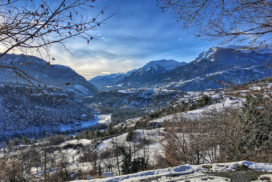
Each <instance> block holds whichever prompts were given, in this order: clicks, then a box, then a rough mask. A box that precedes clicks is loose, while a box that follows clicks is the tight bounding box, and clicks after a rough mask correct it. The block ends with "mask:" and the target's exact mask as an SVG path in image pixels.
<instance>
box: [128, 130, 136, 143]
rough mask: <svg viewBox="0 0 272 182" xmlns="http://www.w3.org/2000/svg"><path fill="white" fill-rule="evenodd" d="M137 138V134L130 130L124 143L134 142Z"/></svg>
mask: <svg viewBox="0 0 272 182" xmlns="http://www.w3.org/2000/svg"><path fill="white" fill-rule="evenodd" d="M136 138H137V132H135V131H134V130H130V131H129V132H128V134H127V137H126V141H127V142H134V141H135V140H136Z"/></svg>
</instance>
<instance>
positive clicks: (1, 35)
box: [0, 0, 111, 79]
mask: <svg viewBox="0 0 272 182" xmlns="http://www.w3.org/2000/svg"><path fill="white" fill-rule="evenodd" d="M94 2H95V0H55V1H51V0H50V1H45V0H38V1H33V0H22V1H18V0H6V1H1V2H0V48H1V49H2V50H1V53H0V58H2V57H3V56H4V55H6V54H7V53H11V52H21V53H24V54H28V55H29V54H30V55H33V54H38V55H40V56H42V57H44V55H46V57H48V59H49V60H48V62H49V64H50V61H52V60H55V59H54V58H53V57H50V47H51V46H52V45H53V44H60V45H62V46H64V47H65V48H66V46H65V43H66V42H65V41H66V40H68V39H71V38H76V37H77V38H82V39H84V40H85V41H86V43H90V41H92V40H93V39H94V37H93V36H92V35H91V30H94V29H96V28H98V27H100V26H101V25H102V24H103V23H104V22H105V21H106V20H107V19H109V18H110V17H111V16H108V17H101V16H102V15H103V14H104V9H102V10H101V11H99V12H98V13H95V11H97V10H95V9H94ZM87 12H88V13H87ZM89 12H93V13H92V16H88V15H87V14H91V13H89ZM0 67H2V68H6V69H12V70H14V71H15V72H16V73H17V74H18V75H20V76H21V77H23V78H26V79H27V78H29V76H28V75H27V73H25V72H24V71H23V70H20V69H18V68H15V67H14V66H13V65H12V63H11V64H10V65H3V64H1V61H0Z"/></svg>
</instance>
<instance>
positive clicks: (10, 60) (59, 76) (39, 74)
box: [0, 55, 96, 96]
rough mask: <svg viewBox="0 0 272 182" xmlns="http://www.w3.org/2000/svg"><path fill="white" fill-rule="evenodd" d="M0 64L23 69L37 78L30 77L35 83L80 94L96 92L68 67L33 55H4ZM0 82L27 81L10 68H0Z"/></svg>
mask: <svg viewBox="0 0 272 182" xmlns="http://www.w3.org/2000/svg"><path fill="white" fill-rule="evenodd" d="M0 64H1V65H4V66H13V67H17V68H19V69H21V70H23V71H24V72H25V73H27V74H28V75H29V76H30V77H33V78H34V79H36V80H39V81H33V79H30V80H31V81H32V82H33V83H34V84H35V85H41V86H44V85H46V86H47V87H58V88H62V89H63V90H65V91H71V92H74V93H75V94H76V95H82V96H84V95H93V94H94V93H96V87H95V86H94V85H93V84H91V83H90V82H88V81H87V80H86V79H85V78H83V77H82V76H80V75H79V74H77V73H76V72H75V71H74V70H73V69H71V68H70V67H67V66H62V65H51V64H48V63H47V62H45V61H44V60H42V59H40V58H37V57H34V56H26V55H5V56H4V57H3V58H1V59H0ZM20 74H22V73H20ZM22 75H23V74H22ZM0 82H10V83H27V81H26V80H25V79H23V78H22V77H20V76H18V74H15V72H14V71H13V70H12V69H1V72H0ZM44 83H46V84H44Z"/></svg>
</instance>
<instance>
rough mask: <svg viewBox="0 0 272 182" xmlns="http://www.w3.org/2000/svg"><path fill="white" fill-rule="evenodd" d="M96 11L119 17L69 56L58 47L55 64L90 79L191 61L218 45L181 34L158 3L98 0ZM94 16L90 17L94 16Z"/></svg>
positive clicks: (75, 43)
mask: <svg viewBox="0 0 272 182" xmlns="http://www.w3.org/2000/svg"><path fill="white" fill-rule="evenodd" d="M95 5H96V7H95V9H94V11H97V10H100V9H103V8H105V7H108V8H107V9H106V11H105V15H104V16H105V17H106V16H109V15H111V14H113V13H116V14H115V15H114V16H113V17H112V18H111V19H109V20H108V21H107V22H105V24H103V25H102V26H101V27H100V28H98V29H96V30H94V31H93V32H92V34H93V35H94V37H95V40H94V41H92V42H91V43H90V44H86V42H85V41H83V40H80V39H76V40H72V41H70V42H69V43H68V48H69V49H70V52H71V53H69V52H67V51H66V52H65V51H64V50H63V48H61V47H57V48H56V49H55V50H54V51H53V54H54V55H55V57H56V58H57V61H56V62H55V63H58V64H65V65H68V66H71V67H72V68H73V69H75V70H76V71H77V72H78V73H80V74H81V75H83V76H84V77H86V78H87V79H90V78H92V77H94V76H96V75H103V74H109V73H117V72H126V71H128V70H131V69H134V68H138V67H141V66H143V65H144V64H145V63H147V62H149V61H151V60H159V59H174V60H177V61H185V62H189V61H192V60H193V59H194V58H195V57H197V55H198V54H199V53H201V52H202V51H204V50H205V49H207V48H209V47H212V46H215V43H213V42H211V41H207V40H203V39H200V38H196V37H195V36H194V32H193V31H192V30H191V32H189V31H187V30H182V28H181V25H180V24H179V23H178V22H177V21H176V19H175V16H174V14H173V13H172V12H166V13H162V11H161V9H160V8H158V7H157V6H156V0H97V2H96V3H95ZM92 13H94V12H90V13H88V14H89V15H91V14H92Z"/></svg>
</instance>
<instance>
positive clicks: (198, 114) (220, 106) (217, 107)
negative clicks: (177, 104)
mask: <svg viewBox="0 0 272 182" xmlns="http://www.w3.org/2000/svg"><path fill="white" fill-rule="evenodd" d="M242 104H243V100H242V99H240V98H232V99H230V98H225V99H224V101H223V102H220V103H215V104H212V105H209V106H206V107H203V108H200V109H195V110H191V111H188V112H182V113H176V114H170V115H167V116H164V117H161V118H158V119H154V120H151V121H150V123H163V122H164V121H175V119H179V118H180V117H183V118H185V119H189V120H197V119H201V118H203V117H205V116H206V115H207V114H209V113H214V112H221V111H223V110H224V109H228V108H240V107H242Z"/></svg>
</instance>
